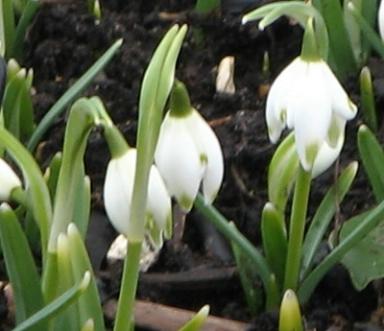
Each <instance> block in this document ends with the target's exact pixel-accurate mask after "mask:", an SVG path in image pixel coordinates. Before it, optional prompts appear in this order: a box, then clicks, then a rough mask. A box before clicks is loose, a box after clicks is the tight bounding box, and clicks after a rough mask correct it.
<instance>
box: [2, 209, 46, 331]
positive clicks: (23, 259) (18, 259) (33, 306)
mask: <svg viewBox="0 0 384 331" xmlns="http://www.w3.org/2000/svg"><path fill="white" fill-rule="evenodd" d="M0 240H1V246H2V250H3V255H4V259H5V264H6V267H7V274H8V276H9V279H10V282H11V284H12V289H13V295H14V300H15V305H16V321H17V323H21V322H22V321H24V320H26V319H27V318H28V317H30V316H31V315H32V314H34V313H35V312H36V311H38V310H39V309H41V308H42V307H43V306H44V300H43V295H42V292H41V287H40V286H41V284H40V279H39V276H38V273H37V269H36V265H35V263H34V259H33V256H32V253H31V250H30V248H29V245H28V241H27V239H26V237H25V235H24V232H23V230H22V228H21V226H20V223H19V221H18V220H17V218H16V216H15V214H14V212H13V211H12V209H10V207H8V206H7V205H6V204H3V205H2V206H1V207H0ZM46 327H47V325H46V324H45V323H40V324H38V325H35V326H34V327H33V329H32V328H31V329H30V331H32V330H35V331H40V330H45V329H46Z"/></svg>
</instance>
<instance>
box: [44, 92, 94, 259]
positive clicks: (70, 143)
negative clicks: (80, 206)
mask: <svg viewBox="0 0 384 331" xmlns="http://www.w3.org/2000/svg"><path fill="white" fill-rule="evenodd" d="M91 100H92V98H91V99H86V98H81V99H79V100H78V101H77V102H76V103H75V104H74V105H73V106H72V108H71V112H70V115H69V118H68V123H67V126H66V130H65V136H64V148H63V160H62V164H61V167H60V172H59V178H58V182H57V189H56V193H55V204H54V213H53V222H52V229H51V233H50V238H49V243H48V246H49V247H48V249H49V250H50V251H51V252H54V251H55V246H56V240H57V237H58V235H59V234H60V233H64V232H65V231H66V229H67V227H68V225H69V223H70V222H72V221H74V220H75V219H74V215H75V209H76V201H77V200H78V199H80V198H83V197H84V191H83V190H80V191H78V189H79V182H80V181H83V180H84V161H83V158H84V153H85V148H86V145H87V139H88V135H89V133H90V131H91V129H92V128H93V127H94V126H95V125H96V124H97V123H98V122H99V116H98V111H97V109H96V108H95V107H94V105H93V102H92V101H91ZM82 227H83V226H82Z"/></svg>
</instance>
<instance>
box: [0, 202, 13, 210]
mask: <svg viewBox="0 0 384 331" xmlns="http://www.w3.org/2000/svg"><path fill="white" fill-rule="evenodd" d="M11 209H12V208H11V206H10V205H9V204H7V203H6V202H3V203H2V204H1V205H0V210H1V211H7V210H11Z"/></svg>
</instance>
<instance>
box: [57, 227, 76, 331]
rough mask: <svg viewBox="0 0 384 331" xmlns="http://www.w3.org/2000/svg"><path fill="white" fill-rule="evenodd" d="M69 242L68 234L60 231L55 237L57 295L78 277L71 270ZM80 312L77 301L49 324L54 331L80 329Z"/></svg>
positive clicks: (74, 282)
mask: <svg viewBox="0 0 384 331" xmlns="http://www.w3.org/2000/svg"><path fill="white" fill-rule="evenodd" d="M70 250H71V248H70V243H69V240H68V236H67V235H66V234H64V233H61V234H60V235H59V237H58V238H57V252H56V257H57V269H58V273H57V278H56V287H57V291H58V295H60V294H63V293H64V292H65V291H67V290H68V289H70V288H71V287H72V286H73V284H76V283H77V282H78V281H79V280H80V279H81V277H80V279H75V278H74V277H73V272H72V261H71V260H72V256H71V253H70ZM80 325H81V324H80V314H79V309H78V302H75V303H74V304H73V305H71V306H70V307H68V308H67V309H66V310H65V311H63V312H62V313H61V314H60V315H58V316H57V317H56V318H55V319H54V320H53V321H52V322H51V326H52V329H53V330H54V331H61V330H79V329H80Z"/></svg>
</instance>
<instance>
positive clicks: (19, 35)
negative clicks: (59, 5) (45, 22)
mask: <svg viewBox="0 0 384 331" xmlns="http://www.w3.org/2000/svg"><path fill="white" fill-rule="evenodd" d="M39 8H40V1H39V0H28V2H27V3H26V5H25V7H24V10H23V13H22V14H21V17H20V19H19V21H18V22H17V27H16V31H15V35H14V39H13V43H12V47H11V49H10V52H9V53H7V56H8V58H10V57H13V58H16V59H18V60H21V58H22V55H23V45H24V39H25V34H26V32H27V29H28V27H29V25H30V24H31V21H32V19H33V18H34V16H35V14H36V12H37V10H38V9H39Z"/></svg>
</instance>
